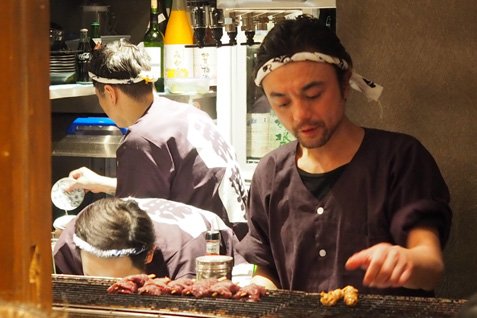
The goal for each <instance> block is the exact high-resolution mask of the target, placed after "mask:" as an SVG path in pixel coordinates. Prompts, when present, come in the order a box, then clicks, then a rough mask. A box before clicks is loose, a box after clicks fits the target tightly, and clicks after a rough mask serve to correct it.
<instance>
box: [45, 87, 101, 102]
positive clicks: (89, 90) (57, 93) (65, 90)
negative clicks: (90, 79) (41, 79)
mask: <svg viewBox="0 0 477 318" xmlns="http://www.w3.org/2000/svg"><path fill="white" fill-rule="evenodd" d="M89 95H94V87H93V84H63V85H50V99H57V98H69V97H80V96H89Z"/></svg>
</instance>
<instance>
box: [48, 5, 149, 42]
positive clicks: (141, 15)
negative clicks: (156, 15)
mask: <svg viewBox="0 0 477 318" xmlns="http://www.w3.org/2000/svg"><path fill="white" fill-rule="evenodd" d="M150 3H151V2H150V1H149V0H97V1H88V0H68V1H65V0H50V16H51V22H54V23H56V24H59V25H60V26H62V27H63V29H64V30H65V33H66V34H67V35H68V36H69V37H70V38H79V30H80V29H81V28H82V27H86V28H89V26H88V25H82V6H83V5H86V4H90V5H91V4H97V5H109V6H110V18H109V19H108V21H109V22H110V24H111V26H110V28H109V29H111V34H118V35H131V42H133V43H135V44H137V43H139V42H141V41H142V37H143V36H144V33H145V32H146V30H147V27H148V24H149V6H150ZM103 35H104V34H103Z"/></svg>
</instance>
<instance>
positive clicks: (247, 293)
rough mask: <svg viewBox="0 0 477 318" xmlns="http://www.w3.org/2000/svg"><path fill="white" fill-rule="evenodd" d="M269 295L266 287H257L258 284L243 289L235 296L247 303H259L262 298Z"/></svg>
mask: <svg viewBox="0 0 477 318" xmlns="http://www.w3.org/2000/svg"><path fill="white" fill-rule="evenodd" d="M266 294H267V290H266V289H265V287H263V286H260V285H256V284H250V285H247V286H244V287H241V288H240V289H239V290H238V291H237V293H235V295H234V296H233V298H235V299H243V300H246V301H251V302H255V301H259V300H260V298H261V297H262V296H265V295H266Z"/></svg>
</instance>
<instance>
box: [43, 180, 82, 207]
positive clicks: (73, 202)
mask: <svg viewBox="0 0 477 318" xmlns="http://www.w3.org/2000/svg"><path fill="white" fill-rule="evenodd" d="M73 183H75V181H74V180H73V179H71V178H62V179H60V180H58V181H56V183H55V184H54V185H53V187H52V188H51V201H52V202H53V204H54V205H55V206H56V207H57V208H58V209H61V210H65V211H70V210H74V209H76V208H77V207H79V206H80V204H81V202H83V199H84V195H85V191H84V190H83V189H75V190H73V191H70V192H66V191H65V189H66V188H68V187H69V186H70V185H72V184H73Z"/></svg>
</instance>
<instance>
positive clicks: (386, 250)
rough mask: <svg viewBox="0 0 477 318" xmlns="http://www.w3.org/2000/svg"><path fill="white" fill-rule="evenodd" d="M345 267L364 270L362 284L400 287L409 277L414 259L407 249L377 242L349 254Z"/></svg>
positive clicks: (377, 286)
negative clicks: (351, 254)
mask: <svg viewBox="0 0 477 318" xmlns="http://www.w3.org/2000/svg"><path fill="white" fill-rule="evenodd" d="M345 267H346V269H348V270H354V269H358V268H361V269H363V270H365V272H366V273H365V275H364V279H363V285H365V286H369V287H376V288H389V287H402V286H405V285H406V284H407V283H408V282H409V279H410V277H411V274H412V272H413V269H414V261H413V258H412V256H411V252H410V251H409V249H407V248H404V247H402V246H398V245H391V244H389V243H379V244H376V245H374V246H372V247H370V248H368V249H365V250H362V251H360V252H358V253H356V254H354V255H353V256H351V257H350V258H349V259H348V261H347V262H346V265H345Z"/></svg>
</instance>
